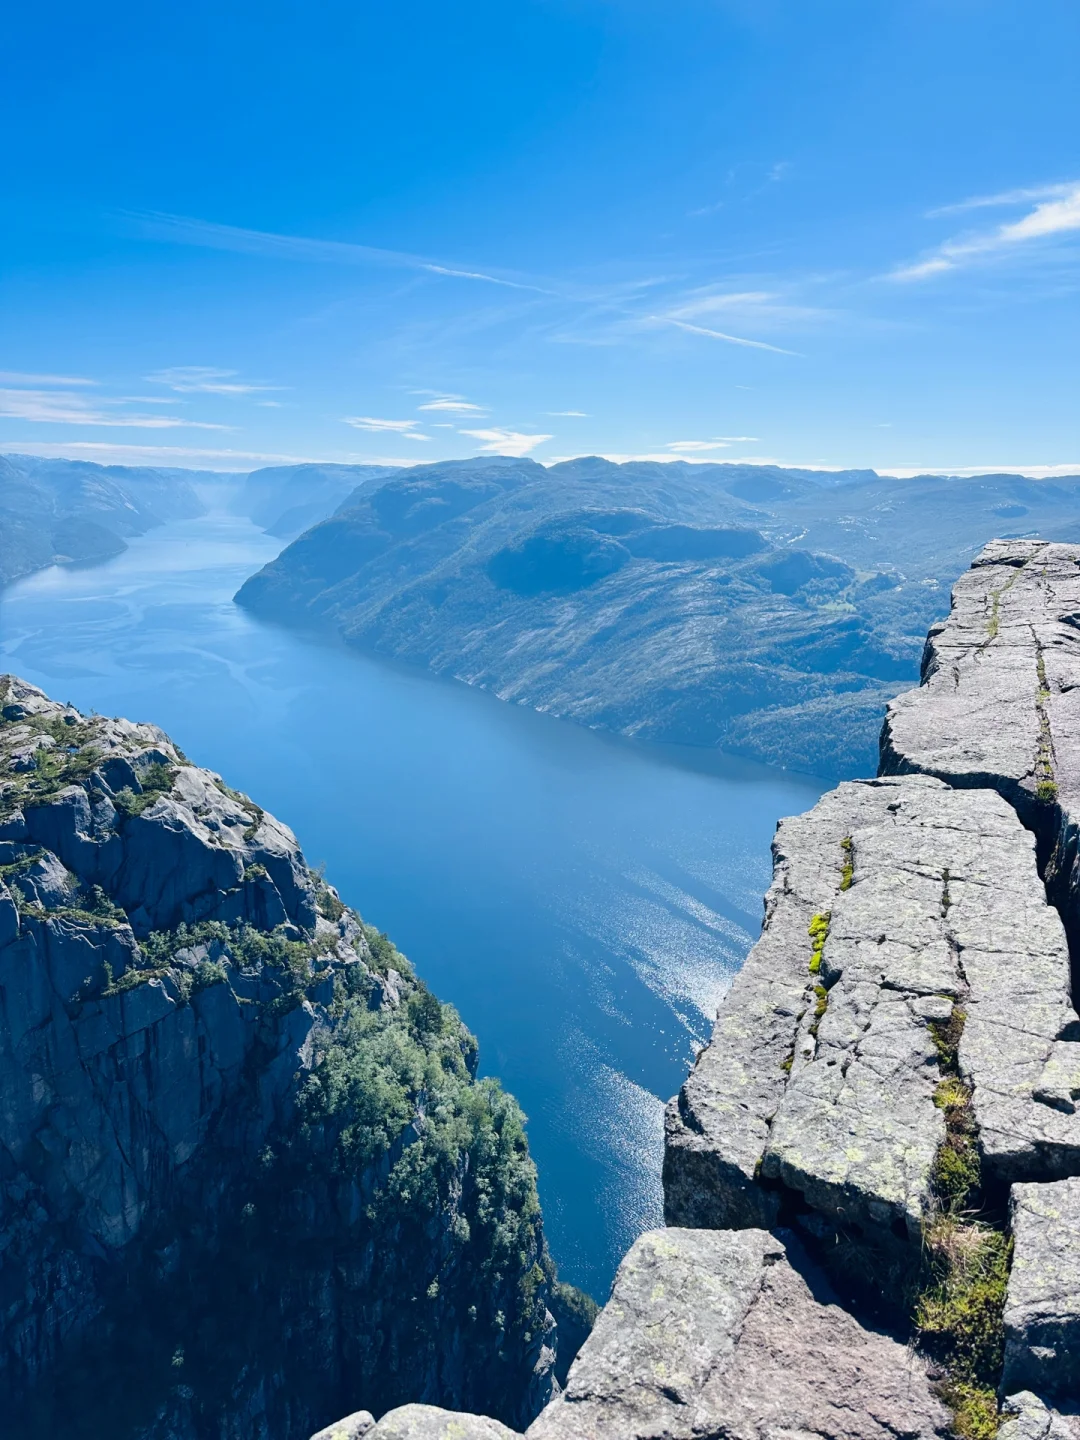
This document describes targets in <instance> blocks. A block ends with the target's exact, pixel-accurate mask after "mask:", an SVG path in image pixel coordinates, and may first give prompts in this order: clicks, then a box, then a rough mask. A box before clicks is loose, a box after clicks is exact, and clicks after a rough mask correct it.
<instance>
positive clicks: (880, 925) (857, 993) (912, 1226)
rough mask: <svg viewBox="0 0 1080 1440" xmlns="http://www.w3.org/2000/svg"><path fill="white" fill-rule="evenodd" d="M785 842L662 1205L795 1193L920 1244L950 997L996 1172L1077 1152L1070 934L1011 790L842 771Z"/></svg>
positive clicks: (668, 1169) (686, 1114) (1076, 1158)
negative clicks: (817, 946)
mask: <svg viewBox="0 0 1080 1440" xmlns="http://www.w3.org/2000/svg"><path fill="white" fill-rule="evenodd" d="M774 851H775V857H776V871H775V878H774V881H773V885H772V887H771V889H770V891H769V895H768V897H767V901H766V920H765V929H764V933H763V935H762V938H761V940H760V941H759V942H758V944H757V945H756V946H755V947H754V949H753V950H752V951H751V954H750V956H749V957H748V959H747V961H746V964H745V966H744V968H743V970H742V972H741V974H740V975H739V977H738V978H737V979H736V981H735V983H734V984H733V985H732V988H731V991H730V992H729V994H728V996H727V998H726V999H725V1001H724V1004H723V1006H722V1007H721V1011H720V1015H719V1018H718V1020H717V1025H716V1029H715V1031H714V1034H713V1038H712V1040H711V1042H710V1044H709V1046H708V1047H707V1048H706V1049H705V1050H704V1051H703V1052H702V1054H701V1056H700V1057H699V1058H698V1061H697V1063H696V1065H695V1067H694V1071H693V1073H692V1074H691V1076H690V1078H689V1079H688V1081H687V1082H686V1084H685V1085H684V1086H683V1089H682V1091H681V1093H680V1095H679V1096H678V1099H677V1100H676V1101H675V1102H673V1103H672V1105H671V1106H670V1107H669V1110H668V1132H667V1148H666V1155H665V1190H666V1212H667V1218H668V1220H669V1222H671V1223H675V1224H708V1225H713V1226H730V1225H747V1224H753V1223H754V1222H755V1219H758V1218H759V1217H761V1218H765V1219H767V1220H768V1222H769V1223H775V1220H776V1218H777V1217H778V1216H779V1215H780V1214H781V1213H782V1210H781V1207H782V1204H783V1202H784V1199H785V1197H787V1198H788V1199H789V1200H790V1199H793V1198H797V1199H798V1200H799V1202H800V1203H805V1204H808V1205H809V1206H810V1207H812V1209H813V1210H814V1211H815V1212H817V1213H818V1214H819V1215H821V1216H824V1217H827V1218H828V1220H829V1222H831V1223H832V1224H835V1225H836V1226H837V1227H838V1228H843V1229H845V1230H846V1231H848V1232H849V1233H851V1232H852V1231H853V1230H854V1231H855V1233H856V1234H858V1233H860V1232H861V1233H863V1234H864V1235H866V1236H872V1237H874V1238H875V1239H876V1240H880V1241H884V1240H887V1239H889V1238H890V1237H894V1238H895V1239H896V1240H899V1241H910V1242H915V1243H917V1242H918V1240H919V1237H920V1234H921V1223H922V1219H923V1216H924V1214H925V1212H926V1209H927V1207H928V1205H929V1204H930V1198H931V1197H930V1177H931V1170H932V1166H933V1162H934V1157H935V1154H936V1151H937V1148H938V1146H939V1144H940V1143H941V1141H942V1139H943V1138H944V1133H945V1132H944V1121H943V1118H942V1114H941V1112H940V1111H939V1110H938V1109H937V1107H936V1106H935V1104H934V1091H935V1089H936V1087H937V1085H938V1083H939V1082H940V1080H941V1070H940V1064H939V1058H938V1050H937V1046H936V1044H935V1036H934V1033H933V1029H932V1027H933V1026H934V1025H935V1024H942V1023H944V1022H947V1021H948V1020H949V1017H950V1015H951V1013H952V1010H953V1007H954V1006H958V1007H960V1008H961V1009H962V1010H963V1011H964V1012H965V1014H966V1024H965V1026H964V1030H963V1036H962V1039H961V1042H960V1068H961V1072H962V1074H963V1076H964V1078H965V1079H966V1080H967V1081H968V1083H969V1084H971V1085H972V1086H973V1089H974V1101H973V1103H974V1108H975V1115H976V1118H977V1121H978V1123H979V1126H980V1133H981V1144H982V1148H983V1152H984V1163H985V1165H986V1166H987V1168H988V1170H989V1172H990V1173H991V1174H993V1175H994V1176H996V1177H997V1178H1000V1179H1002V1180H1012V1179H1035V1178H1053V1177H1054V1176H1056V1175H1060V1174H1063V1173H1068V1170H1069V1169H1070V1167H1072V1166H1074V1165H1076V1164H1078V1163H1080V1116H1078V1115H1077V1114H1076V1112H1075V1107H1073V1106H1072V1103H1071V1101H1069V1100H1067V1099H1066V1098H1064V1097H1067V1096H1068V1095H1069V1094H1070V1093H1071V1090H1070V1087H1071V1086H1072V1084H1073V1081H1074V1074H1073V1070H1072V1068H1071V1065H1072V1061H1071V1056H1072V1054H1073V1052H1074V1051H1075V1050H1080V1046H1076V1045H1075V1044H1074V1042H1072V1041H1063V1040H1062V1039H1061V1036H1062V1035H1064V1034H1067V1033H1073V1032H1074V1031H1075V1029H1076V1027H1077V1025H1078V1023H1080V1022H1078V1021H1077V1016H1076V1014H1075V1012H1074V1011H1073V1009H1072V1006H1071V1004H1070V1000H1069V956H1068V949H1067V946H1066V941H1065V935H1064V931H1063V929H1062V926H1061V922H1060V920H1059V918H1058V915H1057V913H1056V911H1055V910H1054V909H1053V908H1052V907H1051V906H1049V905H1048V904H1047V902H1046V899H1045V895H1044V892H1043V887H1042V884H1041V882H1040V880H1039V877H1038V872H1037V869H1036V859H1035V848H1034V840H1033V837H1032V836H1031V835H1030V833H1029V832H1028V831H1026V830H1025V829H1024V828H1023V827H1022V826H1021V824H1020V823H1019V821H1018V819H1017V817H1016V815H1015V813H1014V811H1013V810H1012V808H1011V807H1010V806H1009V805H1008V804H1007V803H1006V802H1005V801H1004V800H1003V799H1002V798H1001V797H1000V796H999V795H997V794H996V793H994V792H993V791H989V790H981V791H970V790H955V789H951V788H949V787H948V786H946V785H945V784H943V783H942V782H940V781H938V780H934V779H932V778H929V777H922V776H911V777H893V778H886V779H883V780H878V781H856V782H850V783H847V784H844V785H841V786H839V787H838V789H836V790H835V791H833V792H831V793H830V794H829V795H826V796H825V797H824V798H823V799H822V800H821V801H819V803H818V804H817V805H816V806H815V807H814V809H813V810H811V811H809V812H808V814H806V815H804V816H800V817H798V818H797V819H795V820H785V821H783V822H781V825H780V828H779V831H778V834H777V839H776V843H775V846H774ZM845 867H847V868H846V869H845ZM815 915H817V916H819V917H821V918H820V920H819V921H818V922H816V923H817V924H818V926H820V927H821V928H822V929H824V927H825V924H826V921H827V935H826V937H825V939H824V944H823V947H822V948H821V950H820V958H819V960H817V962H816V963H817V964H818V966H819V968H818V970H817V973H816V974H815V973H812V970H811V966H812V965H813V964H814V963H815V954H814V942H813V939H812V937H811V935H810V933H809V932H810V928H811V922H812V920H813V917H814V916H815Z"/></svg>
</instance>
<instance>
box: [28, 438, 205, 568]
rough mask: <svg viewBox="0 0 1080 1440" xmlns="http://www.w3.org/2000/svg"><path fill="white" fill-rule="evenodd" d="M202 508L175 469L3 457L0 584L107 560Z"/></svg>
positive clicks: (192, 490) (29, 457) (199, 512)
mask: <svg viewBox="0 0 1080 1440" xmlns="http://www.w3.org/2000/svg"><path fill="white" fill-rule="evenodd" d="M202 510H203V505H202V502H201V501H200V500H199V498H198V496H197V495H196V493H195V490H194V489H193V488H192V485H191V483H190V481H189V480H188V479H187V478H185V477H184V476H183V475H182V474H180V473H178V472H177V471H170V472H169V473H167V474H166V473H165V472H163V471H160V470H153V469H144V468H137V467H132V466H122V465H94V464H91V463H89V462H88V461H82V460H39V459H36V458H35V457H33V456H30V455H0V585H6V584H8V583H9V582H10V581H12V580H17V579H18V578H19V576H20V575H29V574H31V573H32V572H33V571H35V570H40V569H42V568H43V567H44V566H46V565H54V564H58V563H59V564H65V563H72V562H78V563H83V564H88V563H91V562H93V561H97V560H108V559H109V558H110V557H111V556H113V555H119V554H120V553H121V551H123V550H124V549H125V548H126V539H127V537H129V536H132V535H143V534H145V532H146V531H147V530H149V529H151V528H152V527H153V526H155V525H161V524H164V522H165V521H166V520H180V519H185V518H188V517H191V516H195V515H200V514H201V513H202Z"/></svg>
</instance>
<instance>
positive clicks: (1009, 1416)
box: [997, 1390, 1080, 1440]
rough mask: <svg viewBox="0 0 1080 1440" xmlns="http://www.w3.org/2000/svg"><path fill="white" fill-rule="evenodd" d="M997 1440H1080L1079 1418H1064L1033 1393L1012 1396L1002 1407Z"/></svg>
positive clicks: (1023, 1391) (1065, 1416) (1077, 1416)
mask: <svg viewBox="0 0 1080 1440" xmlns="http://www.w3.org/2000/svg"><path fill="white" fill-rule="evenodd" d="M1001 1414H1002V1420H1001V1428H1000V1430H999V1431H998V1433H997V1440H1080V1415H1076V1414H1075V1413H1073V1414H1071V1415H1063V1414H1061V1413H1060V1412H1059V1411H1057V1410H1052V1409H1051V1408H1050V1407H1049V1406H1047V1405H1046V1404H1044V1402H1043V1401H1042V1400H1040V1399H1039V1397H1038V1396H1037V1395H1033V1394H1032V1392H1031V1391H1030V1390H1022V1391H1020V1392H1019V1394H1016V1395H1010V1396H1009V1397H1008V1399H1007V1400H1006V1401H1005V1402H1004V1404H1003V1405H1002V1407H1001Z"/></svg>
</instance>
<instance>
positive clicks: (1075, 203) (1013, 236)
mask: <svg viewBox="0 0 1080 1440" xmlns="http://www.w3.org/2000/svg"><path fill="white" fill-rule="evenodd" d="M1055 193H1056V198H1055V199H1049V200H1044V201H1042V202H1041V203H1040V204H1038V205H1036V206H1035V208H1034V210H1032V211H1031V212H1030V213H1029V214H1027V215H1025V216H1023V217H1022V218H1021V219H1020V220H1012V221H1010V222H1009V223H1008V224H1006V225H999V226H998V227H997V228H996V229H995V230H991V231H988V232H987V233H986V234H983V235H972V236H969V237H967V238H961V239H957V240H948V241H946V242H945V244H944V245H941V246H939V247H938V249H937V250H936V251H935V252H934V253H933V254H932V255H929V256H927V258H926V259H925V260H919V261H916V262H915V264H913V265H903V266H901V267H900V268H899V269H897V270H894V271H893V272H892V274H891V275H890V276H889V278H890V279H891V280H897V281H911V280H927V279H929V278H930V277H931V276H933V275H942V274H944V273H945V272H946V271H949V270H956V269H959V268H960V267H961V266H963V265H965V264H968V263H969V262H971V261H973V260H977V259H979V258H980V257H983V256H990V255H995V254H1001V253H1003V252H1006V253H1007V252H1009V251H1012V250H1014V249H1015V248H1016V247H1017V246H1021V245H1024V244H1026V243H1028V242H1030V241H1037V240H1046V239H1050V238H1051V237H1053V236H1055V235H1065V234H1069V233H1073V232H1075V231H1078V230H1080V181H1076V182H1073V183H1072V184H1070V185H1068V186H1066V187H1064V188H1063V189H1061V190H1060V192H1055Z"/></svg>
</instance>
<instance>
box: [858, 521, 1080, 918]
mask: <svg viewBox="0 0 1080 1440" xmlns="http://www.w3.org/2000/svg"><path fill="white" fill-rule="evenodd" d="M1078 687H1080V545H1058V544H1050V543H1047V542H1044V541H1040V540H995V541H992V542H991V543H990V544H989V545H987V546H986V547H985V548H984V549H983V550H982V551H981V552H980V554H979V555H978V556H976V558H975V560H974V562H973V563H972V567H971V569H970V570H969V571H968V572H967V574H966V575H963V576H961V578H960V579H959V580H958V581H957V582H956V584H955V586H954V587H953V592H952V607H951V610H950V612H949V616H948V619H946V620H943V621H940V622H939V623H938V624H936V625H934V626H932V627H931V630H930V633H929V636H928V638H927V642H926V648H925V650H924V652H923V662H922V683H921V685H920V687H919V688H918V689H917V690H909V691H906V692H905V693H904V694H902V695H899V696H897V698H896V699H895V700H893V701H891V702H890V704H889V707H888V712H887V716H886V720H885V725H884V728H883V730H882V734H881V773H882V774H901V773H914V772H919V773H922V774H927V775H938V776H940V777H941V778H942V779H943V780H947V781H949V783H950V784H953V785H957V786H966V787H976V786H977V787H986V788H990V789H995V790H998V791H999V792H1000V793H1001V794H1002V795H1004V796H1005V798H1006V799H1007V800H1008V801H1009V802H1010V804H1012V805H1014V806H1015V807H1016V810H1017V813H1018V814H1019V815H1020V817H1021V819H1023V820H1024V822H1025V824H1027V825H1029V826H1030V827H1031V828H1032V829H1033V830H1035V831H1037V832H1039V833H1040V835H1042V836H1043V837H1045V841H1046V844H1047V849H1048V851H1050V852H1052V853H1050V854H1049V856H1048V858H1049V869H1048V874H1047V882H1048V885H1049V887H1050V889H1051V892H1052V894H1053V895H1054V899H1055V900H1056V901H1057V902H1058V903H1059V904H1061V905H1062V909H1063V913H1064V914H1065V917H1066V920H1067V923H1069V924H1070V925H1075V924H1076V923H1077V922H1078V921H1080V865H1078V858H1077V813H1078V807H1080V688H1078Z"/></svg>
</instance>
